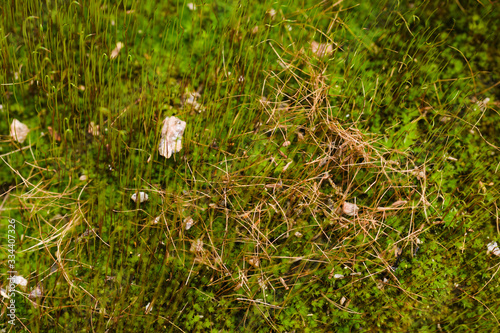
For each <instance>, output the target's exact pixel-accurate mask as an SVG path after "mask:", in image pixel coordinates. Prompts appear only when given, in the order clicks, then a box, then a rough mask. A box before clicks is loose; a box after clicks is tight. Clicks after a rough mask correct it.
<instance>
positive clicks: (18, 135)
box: [10, 119, 30, 143]
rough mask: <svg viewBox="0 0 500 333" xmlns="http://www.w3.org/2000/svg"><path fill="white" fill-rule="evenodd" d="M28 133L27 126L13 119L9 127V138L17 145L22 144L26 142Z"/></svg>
mask: <svg viewBox="0 0 500 333" xmlns="http://www.w3.org/2000/svg"><path fill="white" fill-rule="evenodd" d="M29 131H30V129H29V128H28V126H26V125H25V124H23V123H22V122H20V121H19V120H17V119H14V120H13V121H12V124H11V125H10V136H11V137H12V138H13V139H14V140H16V141H17V142H19V143H23V142H24V140H26V137H27V136H28V133H29Z"/></svg>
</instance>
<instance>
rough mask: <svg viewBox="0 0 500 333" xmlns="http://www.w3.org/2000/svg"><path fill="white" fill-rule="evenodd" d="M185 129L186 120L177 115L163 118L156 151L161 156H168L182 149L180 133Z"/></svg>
mask: <svg viewBox="0 0 500 333" xmlns="http://www.w3.org/2000/svg"><path fill="white" fill-rule="evenodd" d="M185 129H186V122H185V121H182V120H180V119H179V118H177V117H173V116H172V117H167V118H165V120H163V127H162V129H161V140H160V144H159V146H158V151H159V153H160V155H161V156H163V157H166V158H170V157H171V156H172V154H173V153H178V152H179V151H181V149H182V134H184V130H185Z"/></svg>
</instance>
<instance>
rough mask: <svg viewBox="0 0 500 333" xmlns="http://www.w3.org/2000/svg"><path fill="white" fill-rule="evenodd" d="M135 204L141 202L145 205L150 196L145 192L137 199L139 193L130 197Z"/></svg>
mask: <svg viewBox="0 0 500 333" xmlns="http://www.w3.org/2000/svg"><path fill="white" fill-rule="evenodd" d="M130 198H131V199H132V200H133V201H134V202H137V200H139V203H143V202H144V201H148V199H149V196H148V195H147V194H146V193H144V192H139V197H137V193H134V194H132V197H130Z"/></svg>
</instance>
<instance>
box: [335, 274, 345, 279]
mask: <svg viewBox="0 0 500 333" xmlns="http://www.w3.org/2000/svg"><path fill="white" fill-rule="evenodd" d="M333 277H334V278H335V279H343V278H344V276H343V275H342V274H335V275H334V276H333Z"/></svg>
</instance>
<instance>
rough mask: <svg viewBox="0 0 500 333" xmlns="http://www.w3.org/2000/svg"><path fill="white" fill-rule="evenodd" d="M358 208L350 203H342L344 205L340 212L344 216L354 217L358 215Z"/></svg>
mask: <svg viewBox="0 0 500 333" xmlns="http://www.w3.org/2000/svg"><path fill="white" fill-rule="evenodd" d="M358 210H359V208H358V206H357V205H356V204H353V203H350V202H347V201H346V202H344V205H343V206H342V211H343V212H344V214H346V215H349V216H354V215H356V214H357V213H358Z"/></svg>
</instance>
